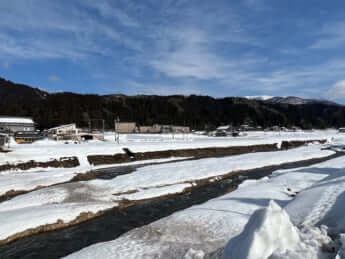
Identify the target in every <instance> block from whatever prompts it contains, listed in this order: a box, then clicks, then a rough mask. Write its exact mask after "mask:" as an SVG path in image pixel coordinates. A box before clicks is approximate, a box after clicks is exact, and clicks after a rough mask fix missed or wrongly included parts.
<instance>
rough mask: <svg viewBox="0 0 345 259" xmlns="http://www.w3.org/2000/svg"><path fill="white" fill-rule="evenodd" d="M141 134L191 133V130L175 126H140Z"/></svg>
mask: <svg viewBox="0 0 345 259" xmlns="http://www.w3.org/2000/svg"><path fill="white" fill-rule="evenodd" d="M139 132H140V133H165V134H168V133H189V132H190V128H189V127H185V126H174V125H160V124H154V125H152V126H140V127H139Z"/></svg>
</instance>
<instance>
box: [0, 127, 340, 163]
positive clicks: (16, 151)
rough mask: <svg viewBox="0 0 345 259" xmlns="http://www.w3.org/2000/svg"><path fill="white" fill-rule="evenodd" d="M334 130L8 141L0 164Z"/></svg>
mask: <svg viewBox="0 0 345 259" xmlns="http://www.w3.org/2000/svg"><path fill="white" fill-rule="evenodd" d="M338 135H339V134H337V131H335V130H325V131H313V132H248V135H247V136H243V137H207V136H200V135H195V134H175V135H172V134H159V135H157V134H130V135H126V134H122V135H121V136H120V144H117V143H116V142H115V141H114V135H113V134H112V133H107V134H106V135H105V140H106V141H105V142H102V141H89V142H85V143H81V144H74V143H73V142H70V144H65V141H59V142H56V141H52V140H47V139H46V140H41V141H37V142H35V143H33V144H27V145H23V144H21V145H18V144H16V143H13V142H12V143H11V149H12V152H10V153H0V165H2V164H6V163H10V164H14V163H19V162H26V161H29V160H34V161H39V162H45V161H49V160H51V159H59V158H61V157H71V156H77V157H78V158H79V159H80V160H82V159H86V156H87V155H106V154H117V153H123V152H124V151H123V150H122V148H123V147H127V148H129V149H130V150H131V151H133V152H146V151H161V150H169V149H189V148H205V147H229V146H248V145H257V144H273V143H280V142H281V141H283V140H310V139H331V138H332V137H336V136H338Z"/></svg>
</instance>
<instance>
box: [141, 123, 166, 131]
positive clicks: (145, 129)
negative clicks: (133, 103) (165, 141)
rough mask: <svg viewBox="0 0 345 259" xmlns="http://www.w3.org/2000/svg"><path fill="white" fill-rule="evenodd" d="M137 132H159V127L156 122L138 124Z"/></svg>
mask: <svg viewBox="0 0 345 259" xmlns="http://www.w3.org/2000/svg"><path fill="white" fill-rule="evenodd" d="M139 132H140V133H160V132H161V127H160V126H159V125H157V124H155V125H153V126H140V127H139Z"/></svg>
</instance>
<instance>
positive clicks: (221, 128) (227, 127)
mask: <svg viewBox="0 0 345 259" xmlns="http://www.w3.org/2000/svg"><path fill="white" fill-rule="evenodd" d="M230 127H231V126H229V125H226V126H219V127H218V128H217V130H227V129H229V128H230Z"/></svg>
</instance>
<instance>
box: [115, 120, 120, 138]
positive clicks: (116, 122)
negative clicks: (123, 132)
mask: <svg viewBox="0 0 345 259" xmlns="http://www.w3.org/2000/svg"><path fill="white" fill-rule="evenodd" d="M119 122H120V118H119V117H117V118H116V119H115V120H114V126H115V142H117V144H120V133H119V132H118V127H117V124H118V123H119Z"/></svg>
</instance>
